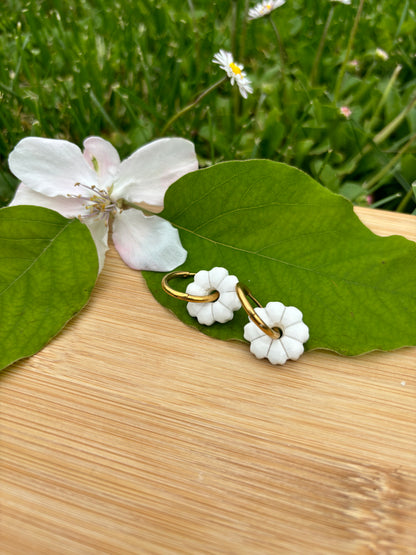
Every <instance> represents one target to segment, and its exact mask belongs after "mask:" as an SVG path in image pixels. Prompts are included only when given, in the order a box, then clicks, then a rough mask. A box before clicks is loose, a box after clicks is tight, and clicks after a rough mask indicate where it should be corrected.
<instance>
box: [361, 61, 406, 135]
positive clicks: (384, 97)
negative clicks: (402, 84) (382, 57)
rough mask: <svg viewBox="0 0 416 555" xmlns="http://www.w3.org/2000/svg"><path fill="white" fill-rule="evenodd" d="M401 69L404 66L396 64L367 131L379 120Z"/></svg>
mask: <svg viewBox="0 0 416 555" xmlns="http://www.w3.org/2000/svg"><path fill="white" fill-rule="evenodd" d="M401 69H402V66H401V65H398V66H396V68H395V70H394V71H393V74H392V76H391V77H390V80H389V82H388V83H387V86H386V88H385V89H384V92H383V95H382V97H381V99H380V101H379V102H378V104H377V107H376V109H375V110H374V113H373V115H372V117H371V120H370V123H369V124H368V127H367V132H368V131H371V129H372V128H373V127H374V125H375V123H376V121H377V118H378V115H379V113H380V111H381V109H382V107H383V106H384V104H385V103H386V100H387V97H388V96H389V93H390V91H391V89H392V87H393V85H394V83H395V81H396V80H397V77H398V76H399V73H400V71H401Z"/></svg>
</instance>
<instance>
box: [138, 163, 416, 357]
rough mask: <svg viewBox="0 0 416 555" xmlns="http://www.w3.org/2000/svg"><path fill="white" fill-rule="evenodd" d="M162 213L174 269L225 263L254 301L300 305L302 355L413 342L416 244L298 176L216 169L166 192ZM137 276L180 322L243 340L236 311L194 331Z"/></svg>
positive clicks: (271, 166) (152, 277)
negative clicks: (179, 255) (385, 233)
mask: <svg viewBox="0 0 416 555" xmlns="http://www.w3.org/2000/svg"><path fill="white" fill-rule="evenodd" d="M161 216H162V217H164V218H165V219H167V220H169V221H170V222H171V223H172V224H173V225H175V226H176V227H177V228H178V229H179V231H180V236H181V241H182V244H183V246H184V247H185V248H186V249H187V251H188V258H187V260H186V262H185V263H184V264H183V266H182V267H181V268H178V269H179V270H180V269H186V270H188V271H191V272H197V271H198V270H202V269H206V270H210V269H211V268H212V267H214V266H223V267H225V268H227V269H228V271H229V272H230V273H231V274H234V275H236V276H237V277H238V278H239V280H240V281H241V282H243V283H245V284H246V285H247V286H248V287H249V288H250V289H251V291H252V293H253V295H254V296H255V297H256V298H257V299H258V300H259V301H260V302H261V303H262V304H264V305H265V304H266V303H267V302H269V301H281V302H283V304H285V305H293V306H296V307H298V308H299V309H300V310H301V311H302V312H303V315H304V321H305V323H306V324H307V325H308V326H309V329H310V339H309V341H308V343H307V345H306V348H307V349H317V348H324V349H331V350H334V351H337V352H338V353H341V354H344V355H357V354H361V353H364V352H367V351H371V350H374V349H381V350H390V349H395V348H398V347H401V346H404V345H414V344H416V245H415V244H414V243H413V242H411V241H408V240H406V239H404V238H403V237H398V236H393V237H387V238H382V237H378V236H376V235H375V234H373V233H372V232H371V231H370V230H369V229H368V228H366V227H365V226H364V225H363V224H362V223H361V222H360V221H359V219H358V218H357V216H356V215H355V214H354V212H353V209H352V205H351V203H350V202H348V201H347V200H346V199H344V198H343V197H342V196H340V195H336V194H333V193H331V192H329V191H328V190H326V189H325V188H324V187H322V186H320V185H319V184H318V183H317V182H316V181H314V180H313V179H312V178H311V177H309V176H308V175H306V174H305V173H303V172H301V171H299V170H297V169H295V168H292V167H290V166H287V165H285V164H281V163H276V162H271V161H266V160H251V161H241V162H238V161H237V162H224V163H221V164H218V165H215V166H212V167H211V168H207V169H204V170H199V171H198V172H195V173H191V174H188V175H185V176H184V177H182V178H181V179H180V180H179V181H177V182H176V183H175V184H174V185H173V186H171V187H170V188H169V190H168V192H167V195H166V199H165V209H164V211H163V212H162V213H161ZM144 275H145V278H146V280H147V283H148V285H149V288H150V290H151V291H152V293H153V295H154V296H155V297H156V299H157V300H158V301H159V302H160V303H161V304H163V305H165V306H166V307H168V308H169V309H171V310H172V311H173V312H175V314H177V316H178V317H179V318H180V319H181V320H183V321H184V322H186V323H187V324H188V325H192V326H195V327H197V328H198V329H200V330H201V331H203V332H204V333H206V334H208V335H212V336H214V337H218V338H221V339H242V333H243V326H244V324H245V323H246V322H247V316H246V313H245V312H244V310H240V311H239V312H238V313H236V314H235V315H234V319H233V320H232V322H230V323H227V324H214V325H213V326H212V327H207V326H201V325H199V324H198V323H197V321H196V320H195V319H194V318H191V317H190V316H189V315H188V314H187V311H186V303H185V302H183V301H180V300H177V299H175V298H171V297H169V296H168V295H167V294H166V293H164V291H163V290H162V288H161V285H160V282H161V275H160V274H158V273H151V272H145V273H144ZM180 287H181V284H180V283H179V284H178V288H180ZM182 287H185V286H184V285H183V284H182Z"/></svg>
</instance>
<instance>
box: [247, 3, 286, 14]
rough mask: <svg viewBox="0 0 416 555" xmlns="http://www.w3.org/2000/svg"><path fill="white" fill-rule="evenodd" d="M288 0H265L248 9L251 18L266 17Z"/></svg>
mask: <svg viewBox="0 0 416 555" xmlns="http://www.w3.org/2000/svg"><path fill="white" fill-rule="evenodd" d="M285 2H286V0H263V1H262V2H259V3H258V4H256V5H255V6H254V8H251V9H250V10H248V18H249V19H258V18H259V17H264V16H265V15H269V14H270V13H271V12H272V11H273V10H275V9H276V8H280V6H283V4H284V3H285Z"/></svg>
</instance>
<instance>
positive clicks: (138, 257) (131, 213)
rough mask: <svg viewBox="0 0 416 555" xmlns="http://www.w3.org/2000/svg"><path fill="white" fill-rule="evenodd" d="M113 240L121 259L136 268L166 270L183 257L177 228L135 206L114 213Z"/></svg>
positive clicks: (183, 250)
mask: <svg viewBox="0 0 416 555" xmlns="http://www.w3.org/2000/svg"><path fill="white" fill-rule="evenodd" d="M113 241H114V245H115V247H116V249H117V250H118V252H119V253H120V256H121V258H122V259H123V260H124V262H125V263H126V264H127V265H128V266H130V267H131V268H134V269H135V270H151V271H153V272H169V271H171V270H173V269H174V268H176V267H177V266H179V265H180V264H183V262H185V260H186V255H187V252H186V250H185V249H184V248H183V247H182V245H181V242H180V239H179V233H178V230H177V229H175V228H174V227H173V226H172V225H171V224H170V223H169V222H167V221H166V220H163V219H162V218H159V216H145V215H144V214H143V213H142V212H140V211H139V210H135V209H134V208H130V209H129V210H125V211H124V212H122V213H121V214H118V215H117V216H116V217H115V219H114V222H113Z"/></svg>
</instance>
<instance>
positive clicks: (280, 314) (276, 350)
mask: <svg viewBox="0 0 416 555" xmlns="http://www.w3.org/2000/svg"><path fill="white" fill-rule="evenodd" d="M254 310H255V311H256V313H257V314H258V315H259V316H260V318H262V320H263V321H264V322H265V324H267V325H268V326H269V327H270V328H279V329H280V330H281V332H282V336H281V337H280V338H279V339H272V338H271V337H269V336H268V335H266V334H265V333H264V332H263V331H262V330H261V329H260V328H259V327H258V326H257V325H256V324H255V323H254V322H252V321H251V320H249V323H248V324H246V325H245V326H244V339H246V340H247V341H249V342H250V351H251V352H252V353H253V354H254V355H255V356H256V357H257V358H267V359H268V360H269V362H271V363H272V364H285V362H286V361H287V360H288V359H290V360H297V359H298V358H299V357H300V356H301V355H302V354H303V351H304V348H303V344H304V343H306V341H307V340H308V339H309V328H308V326H307V325H306V324H305V323H304V322H303V321H302V318H303V315H302V312H301V311H300V310H299V309H298V308H296V307H294V306H284V305H283V304H282V303H279V302H270V303H268V304H267V305H266V306H265V307H264V308H255V309H254Z"/></svg>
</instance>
